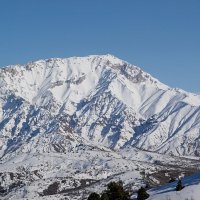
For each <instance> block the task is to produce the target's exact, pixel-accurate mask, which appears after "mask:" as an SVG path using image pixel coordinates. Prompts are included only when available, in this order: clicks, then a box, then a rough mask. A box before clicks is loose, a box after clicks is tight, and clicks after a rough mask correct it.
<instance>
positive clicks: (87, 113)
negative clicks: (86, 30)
mask: <svg viewBox="0 0 200 200" xmlns="http://www.w3.org/2000/svg"><path fill="white" fill-rule="evenodd" d="M0 77H1V79H0V86H1V91H0V120H1V121H0V133H1V134H0V137H1V143H0V149H1V156H5V155H6V154H8V152H13V151H15V150H16V149H19V148H22V149H31V148H30V146H31V145H33V146H36V143H37V145H38V143H41V141H40V140H42V141H43V140H45V141H46V145H47V147H43V150H44V151H46V149H48V148H50V147H49V146H52V141H50V139H49V138H48V142H47V140H46V139H44V138H43V137H44V135H45V134H47V133H50V134H52V136H50V138H51V137H53V138H55V133H57V136H56V139H54V141H55V142H56V143H60V140H61V138H62V141H63V142H64V143H66V142H67V143H68V142H69V141H70V143H71V142H72V141H71V140H69V141H68V137H70V138H73V139H74V137H80V138H83V139H85V140H90V141H93V142H94V143H96V144H101V145H104V146H106V147H109V148H115V149H119V148H124V147H126V146H129V145H131V146H135V147H138V148H141V149H146V150H151V151H155V152H160V153H170V154H174V155H197V156H198V155H199V152H200V150H199V133H200V123H199V122H200V96H199V95H195V94H191V93H187V92H185V91H182V90H178V89H171V88H169V87H168V86H166V85H164V84H162V83H160V82H159V81H158V80H156V79H155V78H153V77H151V76H150V75H149V74H147V73H145V72H143V71H142V70H141V69H140V68H138V67H136V66H133V65H130V64H128V63H127V62H125V61H122V60H120V59H118V58H116V57H114V56H111V55H104V56H88V57H72V58H67V59H49V60H40V61H36V62H31V63H28V64H27V65H25V66H20V65H14V66H9V67H6V68H3V69H0ZM63 127H64V129H63ZM69 130H70V131H69ZM45 137H46V136H45ZM60 137H61V138H60ZM64 138H65V139H64ZM65 140H66V141H65ZM74 141H76V139H74ZM30 143H31V144H30ZM42 143H43V142H42ZM27 146H28V147H27ZM58 146H59V145H58ZM61 146H62V147H61ZM67 147H68V146H66V145H60V148H61V149H58V148H57V150H56V149H55V148H54V147H52V149H53V150H56V151H66V148H67ZM38 148H40V147H38Z"/></svg>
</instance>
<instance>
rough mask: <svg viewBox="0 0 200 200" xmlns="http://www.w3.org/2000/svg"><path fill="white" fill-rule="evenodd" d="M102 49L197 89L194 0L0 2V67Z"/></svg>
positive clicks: (197, 8) (199, 19)
mask: <svg viewBox="0 0 200 200" xmlns="http://www.w3.org/2000/svg"><path fill="white" fill-rule="evenodd" d="M107 53H110V54H113V55H115V56H118V57H120V58H122V59H124V60H127V61H129V62H130V63H132V64H135V65H138V66H139V67H141V68H142V69H143V70H145V71H147V72H148V73H150V74H152V75H153V76H154V77H156V78H158V79H159V80H160V81H161V82H164V83H166V84H168V85H170V86H172V87H179V88H182V89H185V90H187V91H191V92H200V78H199V77H200V1H199V0H151V1H150V0H15V1H13V0H1V1H0V66H5V65H9V64H18V63H19V64H23V63H26V62H28V61H30V60H37V59H43V58H50V57H69V56H85V55H89V54H107Z"/></svg>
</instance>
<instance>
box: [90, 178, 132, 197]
mask: <svg viewBox="0 0 200 200" xmlns="http://www.w3.org/2000/svg"><path fill="white" fill-rule="evenodd" d="M88 200H130V194H129V192H128V191H127V190H125V189H124V187H123V184H122V182H121V181H120V182H118V183H116V182H110V183H109V184H108V185H107V190H105V191H104V192H103V193H102V195H101V196H100V195H99V194H97V193H91V194H90V195H89V197H88Z"/></svg>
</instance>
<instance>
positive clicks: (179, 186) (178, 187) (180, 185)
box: [176, 179, 184, 191]
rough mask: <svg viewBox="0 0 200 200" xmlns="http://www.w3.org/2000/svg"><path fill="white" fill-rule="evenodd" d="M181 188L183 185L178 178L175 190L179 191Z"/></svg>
mask: <svg viewBox="0 0 200 200" xmlns="http://www.w3.org/2000/svg"><path fill="white" fill-rule="evenodd" d="M183 188H184V186H183V185H182V181H181V180H180V179H179V180H178V183H177V185H176V191H181V190H182V189H183Z"/></svg>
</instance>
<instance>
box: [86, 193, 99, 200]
mask: <svg viewBox="0 0 200 200" xmlns="http://www.w3.org/2000/svg"><path fill="white" fill-rule="evenodd" d="M88 200H101V199H100V196H99V194H97V193H96V192H93V193H91V194H90V196H89V197H88Z"/></svg>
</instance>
